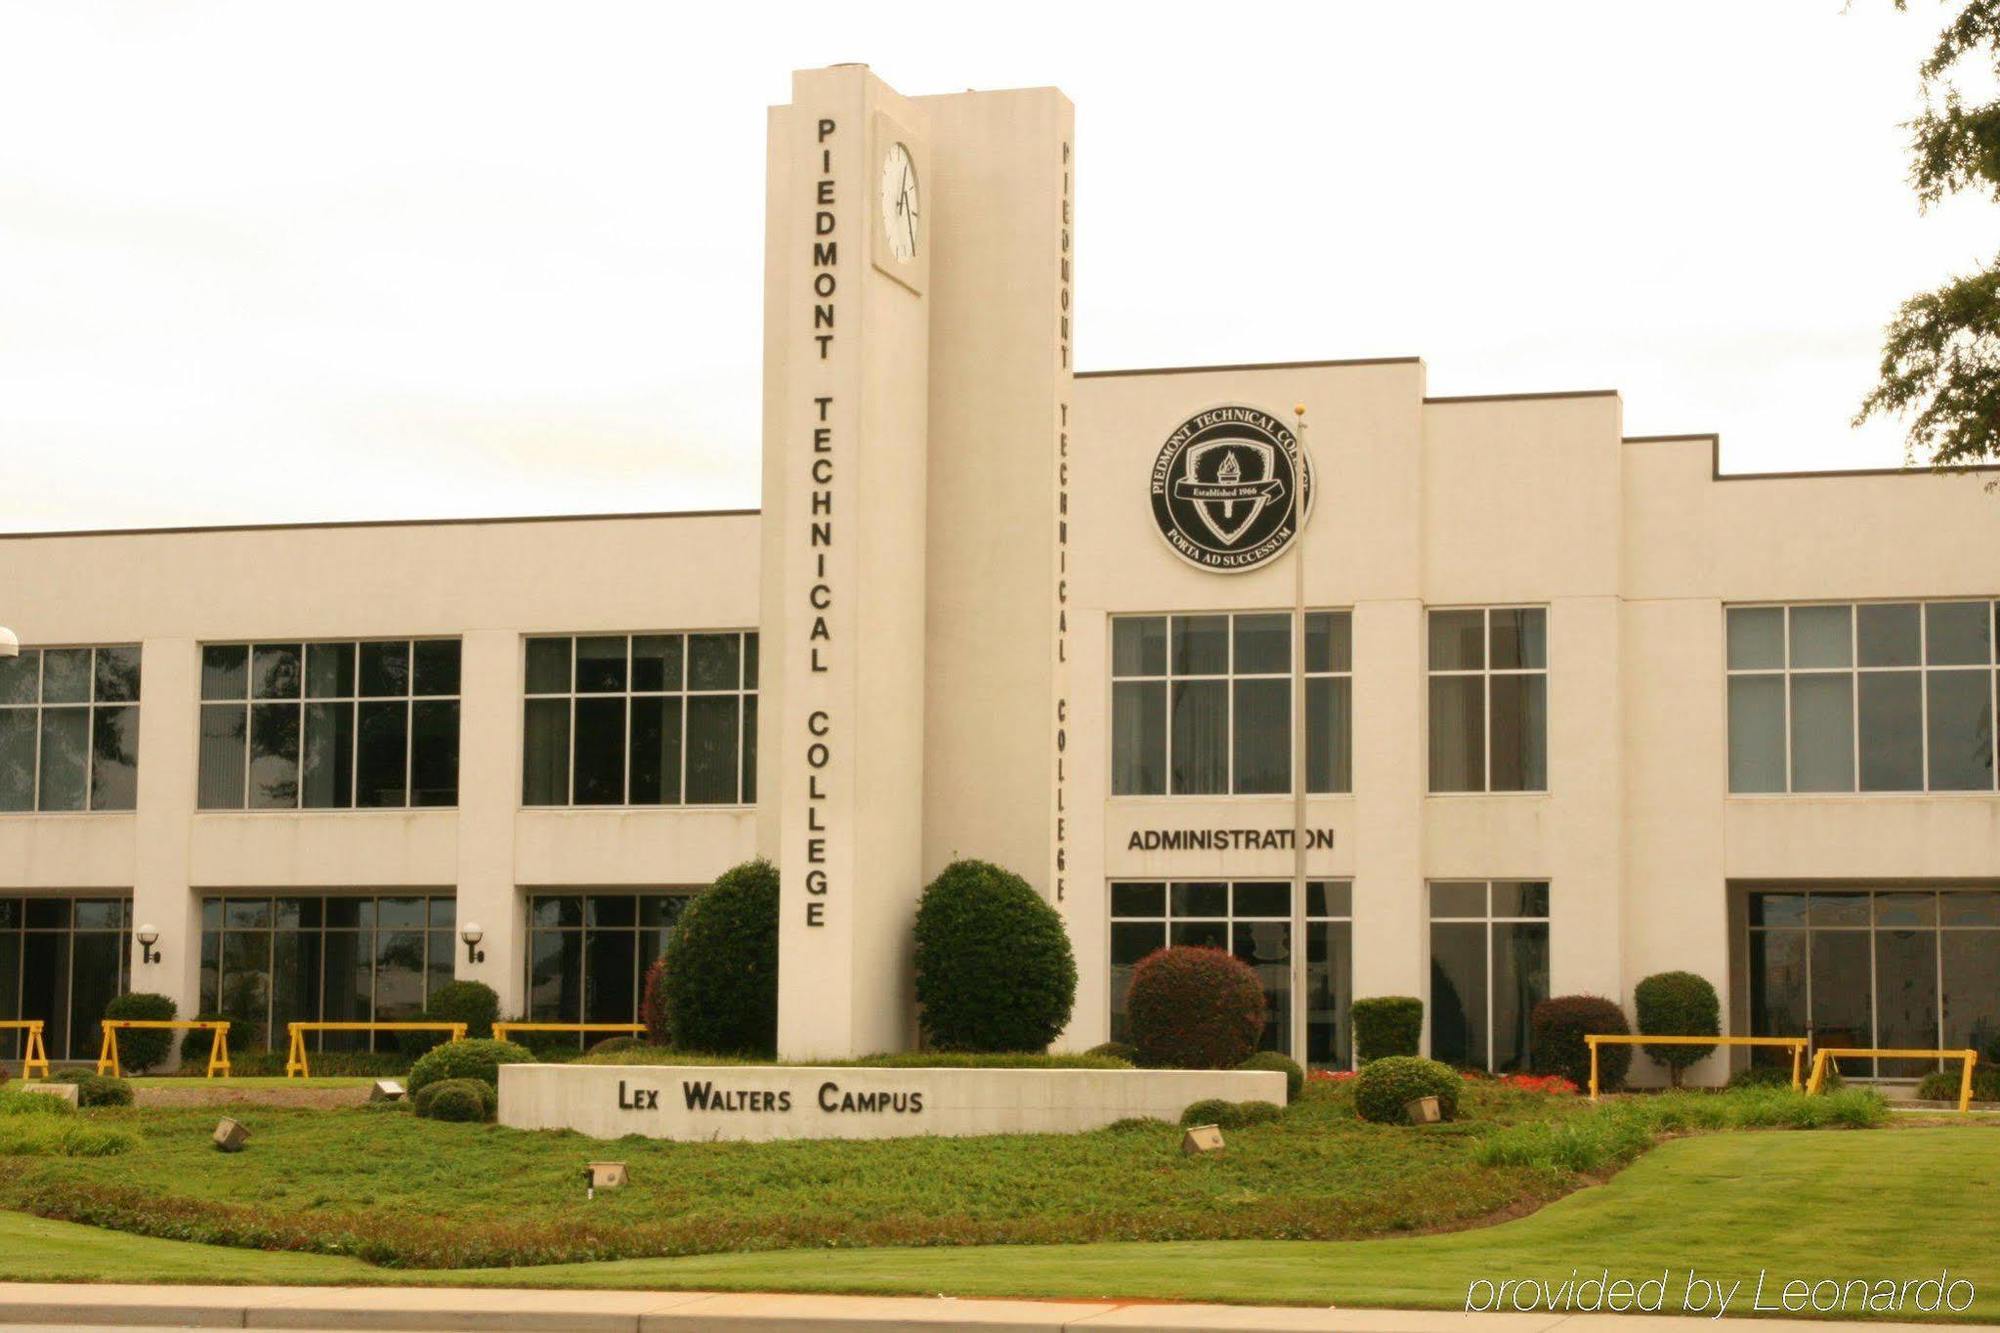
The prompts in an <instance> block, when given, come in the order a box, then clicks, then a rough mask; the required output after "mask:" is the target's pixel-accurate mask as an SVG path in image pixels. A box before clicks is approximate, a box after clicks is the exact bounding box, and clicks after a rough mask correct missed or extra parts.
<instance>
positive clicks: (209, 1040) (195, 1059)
mask: <svg viewBox="0 0 2000 1333" xmlns="http://www.w3.org/2000/svg"><path fill="white" fill-rule="evenodd" d="M195 1017H196V1018H198V1019H202V1020H204V1021H206V1022H210V1023H220V1022H225V1021H226V1022H227V1023H228V1024H229V1035H228V1036H227V1037H226V1038H224V1040H223V1045H224V1046H225V1047H226V1048H227V1049H228V1051H229V1066H230V1072H232V1073H235V1074H238V1075H241V1074H243V1073H244V1072H245V1071H243V1070H241V1069H238V1068H236V1064H237V1062H238V1060H240V1059H241V1058H242V1057H244V1056H246V1055H255V1054H257V1053H259V1052H261V1051H262V1050H263V1049H264V1027H263V1025H262V1024H261V1023H239V1022H237V1021H236V1020H235V1019H233V1018H230V1017H229V1015H228V1014H218V1013H216V1012H214V1011H213V1010H209V1009H204V1010H202V1012H200V1013H198V1014H196V1015H195ZM285 1036H286V1037H287V1038H289V1036H290V1034H289V1033H286V1034H285ZM119 1044H120V1045H123V1044H124V1038H122V1037H121V1038H119ZM214 1048H215V1034H214V1033H213V1032H210V1031H208V1030H207V1029H205V1028H189V1029H188V1030H187V1031H186V1032H184V1033H182V1034H181V1069H182V1070H183V1071H186V1070H187V1069H188V1067H189V1066H190V1065H192V1066H194V1067H195V1068H194V1071H193V1072H195V1073H197V1074H206V1073H207V1072H208V1053H209V1052H210V1051H211V1050H213V1049H214ZM276 1055H277V1057H278V1068H277V1070H276V1071H275V1072H277V1073H280V1074H282V1073H284V1072H285V1053H284V1052H283V1051H282V1050H281V1051H278V1052H276ZM315 1058H317V1057H315ZM313 1072H314V1073H315V1074H317V1073H318V1072H319V1070H317V1069H315V1070H313Z"/></svg>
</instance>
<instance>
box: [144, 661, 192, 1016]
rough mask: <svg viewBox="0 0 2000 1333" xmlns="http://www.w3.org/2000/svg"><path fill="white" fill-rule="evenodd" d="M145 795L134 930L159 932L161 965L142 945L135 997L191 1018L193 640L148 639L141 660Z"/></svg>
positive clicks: (158, 948) (158, 946) (157, 946)
mask: <svg viewBox="0 0 2000 1333" xmlns="http://www.w3.org/2000/svg"><path fill="white" fill-rule="evenodd" d="M139 672H140V676H139V789H138V796H137V810H136V812H135V821H136V825H137V827H136V832H135V836H134V844H135V855H134V857H133V867H132V925H133V928H134V935H135V936H136V934H137V928H138V927H140V926H143V925H146V924H149V923H150V924H152V925H154V926H157V927H158V928H159V931H160V942H159V943H158V944H157V945H155V946H154V948H155V949H156V950H157V951H158V953H159V956H160V961H159V962H157V963H153V964H151V965H148V964H145V963H142V962H140V961H139V959H140V949H139V945H138V943H137V940H136V938H135V939H131V940H127V941H126V944H127V947H128V948H130V949H131V951H132V954H131V957H132V989H133V990H135V991H156V992H158V993H159V994H161V995H166V996H169V997H171V998H172V999H173V1001H174V1003H175V1004H177V1005H179V1006H180V1012H181V1016H182V1017H183V1018H185V1017H189V1016H191V1015H193V1014H194V1013H196V1012H197V1011H198V1010H199V1009H200V1007H201V900H200V897H199V896H198V895H197V894H195V893H194V892H193V891H192V890H191V889H190V886H189V884H188V842H189V837H190V832H191V828H192V823H191V821H192V820H193V817H194V807H195V783H196V760H197V756H198V754H199V747H200V744H201V739H200V738H201V727H200V723H199V719H198V715H197V709H198V707H199V705H198V704H197V702H196V701H197V700H198V699H199V698H200V697H201V648H200V646H199V645H198V644H197V643H196V642H195V641H194V640H192V639H147V640H146V641H145V642H144V644H142V645H141V648H140V660H139Z"/></svg>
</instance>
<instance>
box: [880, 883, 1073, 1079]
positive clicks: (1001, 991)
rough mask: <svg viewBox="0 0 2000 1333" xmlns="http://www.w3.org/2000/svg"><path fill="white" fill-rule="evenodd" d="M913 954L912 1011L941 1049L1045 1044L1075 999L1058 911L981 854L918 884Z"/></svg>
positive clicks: (1070, 962) (1037, 1047) (1026, 1047)
mask: <svg viewBox="0 0 2000 1333" xmlns="http://www.w3.org/2000/svg"><path fill="white" fill-rule="evenodd" d="M915 962H916V972H917V1001H918V1003H919V1004H921V1005H922V1006H923V1008H922V1014H921V1020H920V1021H921V1022H922V1024H923V1030H924V1035H925V1036H926V1037H927V1038H929V1040H930V1044H931V1045H932V1046H935V1047H937V1048H938V1049H939V1050H947V1051H1043V1050H1047V1049H1048V1045H1049V1043H1050V1042H1052V1041H1054V1040H1055V1039H1056V1036H1057V1034H1058V1033H1060V1032H1061V1031H1062V1030H1063V1028H1064V1027H1065V1026H1067V1025H1068V1023H1069V1016H1070V1010H1071V1009H1072V1008H1073V1007H1074V1006H1075V1004H1076V956H1075V955H1074V954H1073V953H1071V952H1070V947H1069V932H1067V931H1066V930H1064V929H1063V923H1062V917H1061V916H1060V915H1059V914H1058V913H1057V912H1056V909H1055V908H1053V907H1051V906H1049V905H1048V903H1047V902H1045V901H1043V899H1042V895H1040V894H1039V893H1036V892H1035V891H1034V889H1032V888H1030V887H1029V886H1028V881H1026V880H1024V879H1022V878H1021V877H1020V876H1019V875H1016V874H1013V873H1011V872H1010V871H1006V870H1002V869H1001V868H1000V867H999V866H996V865H992V864H989V863H988V862H985V861H970V860H968V861H953V862H952V863H951V864H950V865H948V866H946V867H945V868H944V869H943V871H941V872H940V873H939V874H938V877H937V878H936V879H934V880H932V881H931V882H930V883H929V884H928V885H926V886H925V888H924V894H923V898H922V899H921V900H920V901H919V902H918V903H917V925H916V959H915Z"/></svg>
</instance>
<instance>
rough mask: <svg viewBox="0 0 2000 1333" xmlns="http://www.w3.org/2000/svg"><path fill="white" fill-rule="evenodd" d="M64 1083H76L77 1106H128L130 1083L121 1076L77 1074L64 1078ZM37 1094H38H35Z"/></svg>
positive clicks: (130, 1090)
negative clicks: (73, 1076)
mask: <svg viewBox="0 0 2000 1333" xmlns="http://www.w3.org/2000/svg"><path fill="white" fill-rule="evenodd" d="M63 1082H65V1083H74V1084H76V1104H77V1105H78V1106H130V1105H131V1104H132V1085H131V1084H130V1083H127V1082H126V1081H125V1080H124V1079H122V1078H110V1077H107V1076H105V1075H102V1074H78V1075H77V1076H76V1077H75V1078H66V1079H64V1080H63ZM36 1095H37V1096H39V1095H40V1094H36Z"/></svg>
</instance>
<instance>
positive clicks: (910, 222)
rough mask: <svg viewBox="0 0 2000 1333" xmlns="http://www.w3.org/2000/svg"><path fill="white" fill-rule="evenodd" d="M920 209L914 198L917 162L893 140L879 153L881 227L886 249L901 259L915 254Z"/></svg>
mask: <svg viewBox="0 0 2000 1333" xmlns="http://www.w3.org/2000/svg"><path fill="white" fill-rule="evenodd" d="M922 216H923V210H922V207H921V206H920V204H919V202H918V198H917V164H916V163H915V162H913V161H911V160H910V150H909V149H908V148H905V147H904V146H903V145H902V144H893V145H891V146H890V148H889V151H888V152H886V153H884V154H883V155H882V230H883V234H884V235H885V236H886V237H887V238H888V241H889V253H891V254H893V255H894V256H896V258H897V259H899V260H901V261H902V262H904V263H908V262H909V261H910V260H912V259H915V258H916V257H917V224H918V219H919V218H921V217H922Z"/></svg>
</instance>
